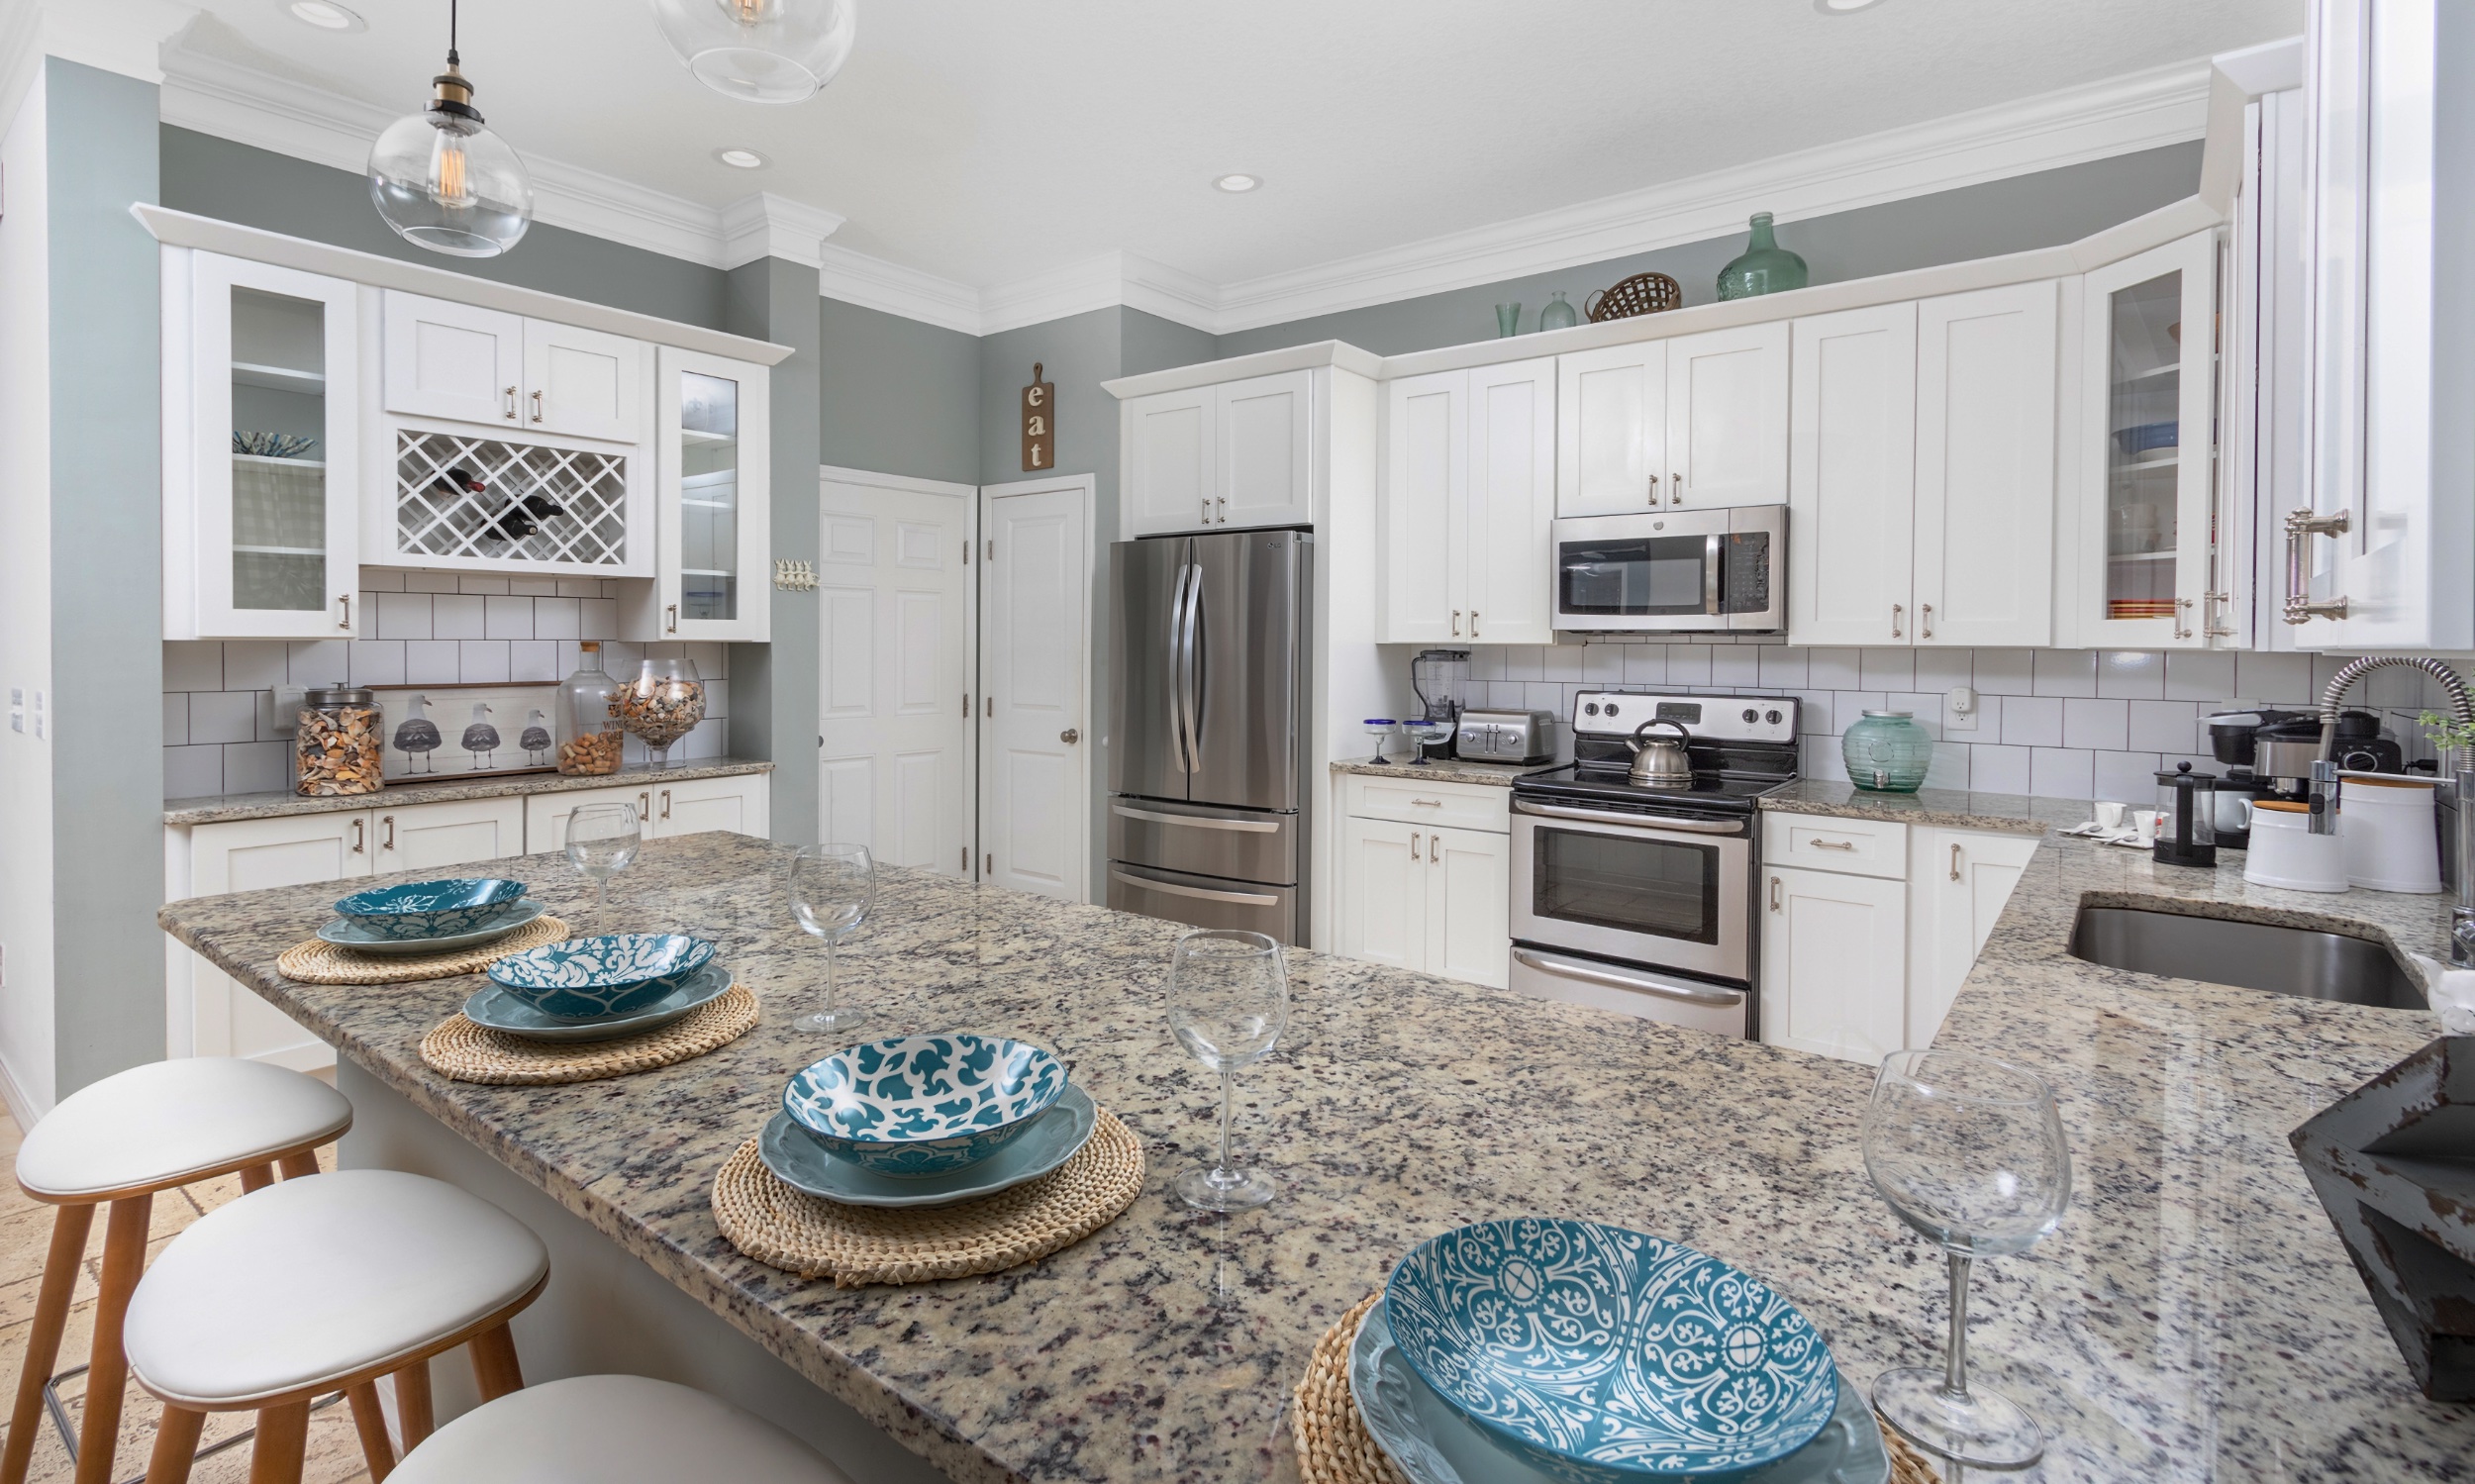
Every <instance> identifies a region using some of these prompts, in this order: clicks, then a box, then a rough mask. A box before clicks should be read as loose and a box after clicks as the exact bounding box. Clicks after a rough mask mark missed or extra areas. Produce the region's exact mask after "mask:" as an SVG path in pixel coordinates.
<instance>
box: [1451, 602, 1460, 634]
mask: <svg viewBox="0 0 2475 1484" xmlns="http://www.w3.org/2000/svg"><path fill="white" fill-rule="evenodd" d="M1452 637H1453V638H1454V639H1459V638H1460V637H1461V611H1460V610H1459V609H1457V608H1455V609H1453V610H1452Z"/></svg>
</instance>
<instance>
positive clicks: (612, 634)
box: [576, 598, 619, 640]
mask: <svg viewBox="0 0 2475 1484" xmlns="http://www.w3.org/2000/svg"><path fill="white" fill-rule="evenodd" d="M576 606H577V607H579V608H581V609H582V610H583V629H582V632H581V633H579V634H578V635H577V636H576V637H577V638H578V639H603V640H607V639H614V638H616V637H617V636H618V634H619V600H618V599H616V598H580V599H578V600H577V604H576Z"/></svg>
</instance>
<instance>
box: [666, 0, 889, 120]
mask: <svg viewBox="0 0 2475 1484" xmlns="http://www.w3.org/2000/svg"><path fill="white" fill-rule="evenodd" d="M652 6H653V21H654V23H655V24H656V25H658V26H660V27H661V35H662V39H663V40H664V41H666V42H668V43H669V44H670V48H671V49H672V50H674V51H676V52H678V53H679V59H680V60H681V61H683V62H685V63H687V69H688V70H689V71H690V72H693V73H695V74H696V80H697V81H699V82H701V83H703V84H704V85H705V86H707V87H709V88H712V89H713V90H714V91H715V92H717V93H720V94H722V95H723V96H724V97H726V98H738V99H741V100H743V101H745V102H749V103H798V102H801V101H803V100H805V99H809V98H813V97H815V96H816V95H817V93H818V91H819V90H821V89H822V88H824V86H825V85H826V84H827V83H829V82H832V81H833V80H834V74H835V73H837V72H839V71H841V69H842V63H843V62H845V61H847V60H849V59H850V49H851V44H852V42H854V41H855V40H856V39H857V37H858V32H859V8H858V4H857V0H652Z"/></svg>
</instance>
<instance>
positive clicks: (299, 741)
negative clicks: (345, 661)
mask: <svg viewBox="0 0 2475 1484" xmlns="http://www.w3.org/2000/svg"><path fill="white" fill-rule="evenodd" d="M384 737H385V730H384V722H383V719H382V718H381V717H380V715H379V711H378V698H377V697H376V696H375V695H373V694H371V693H370V692H369V691H367V690H365V689H363V688H361V687H360V686H357V685H345V684H343V683H341V682H338V683H337V684H334V685H322V686H316V687H313V688H312V689H310V690H309V691H307V692H305V693H304V694H303V696H302V699H301V711H300V715H299V717H298V718H297V720H296V722H295V724H294V731H293V737H292V758H293V768H292V778H293V783H292V791H293V792H294V793H297V794H300V795H302V796H303V797H305V798H332V797H336V796H339V795H343V794H374V793H376V792H377V791H378V790H379V789H380V788H382V787H384V786H385V785H386V776H385V770H386V755H385V753H384V752H383V751H382V750H381V749H382V748H383V746H384V745H385V743H384Z"/></svg>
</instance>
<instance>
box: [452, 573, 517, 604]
mask: <svg viewBox="0 0 2475 1484" xmlns="http://www.w3.org/2000/svg"><path fill="white" fill-rule="evenodd" d="M455 590H456V591H457V592H459V593H472V594H474V595H476V596H478V597H484V598H487V597H501V598H504V597H506V596H507V579H506V578H504V577H497V576H489V575H484V574H480V573H466V574H465V575H463V576H461V577H458V578H456V579H455Z"/></svg>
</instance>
